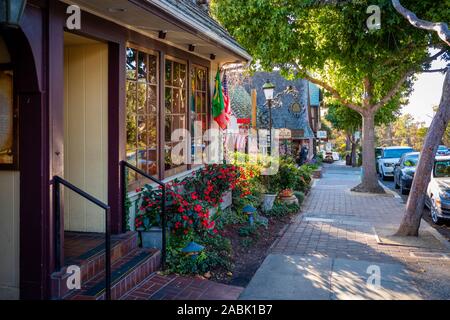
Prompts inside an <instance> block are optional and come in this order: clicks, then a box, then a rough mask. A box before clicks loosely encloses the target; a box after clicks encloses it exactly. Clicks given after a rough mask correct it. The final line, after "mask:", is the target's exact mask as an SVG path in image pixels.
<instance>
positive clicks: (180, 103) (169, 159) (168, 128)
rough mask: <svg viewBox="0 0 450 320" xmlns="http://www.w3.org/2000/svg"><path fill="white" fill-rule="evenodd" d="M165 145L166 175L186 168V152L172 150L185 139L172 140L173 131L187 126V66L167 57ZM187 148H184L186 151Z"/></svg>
mask: <svg viewBox="0 0 450 320" xmlns="http://www.w3.org/2000/svg"><path fill="white" fill-rule="evenodd" d="M165 65H166V66H165V89H164V90H165V91H164V92H165V97H164V101H165V132H164V137H165V146H164V162H165V163H164V165H165V171H166V177H169V176H171V175H174V174H177V173H179V172H182V171H184V170H186V163H185V162H186V161H185V159H186V156H187V155H186V154H184V153H183V152H174V153H173V152H172V151H173V149H174V147H175V146H176V145H178V144H179V143H180V142H181V141H182V140H183V139H182V138H180V139H179V140H176V141H172V133H173V132H174V131H175V130H177V129H188V127H187V124H188V122H187V120H188V119H187V107H186V105H187V66H186V64H185V63H183V62H181V61H178V60H172V59H166V63H165ZM186 149H187V148H183V150H184V152H186Z"/></svg>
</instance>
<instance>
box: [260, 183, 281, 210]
mask: <svg viewBox="0 0 450 320" xmlns="http://www.w3.org/2000/svg"><path fill="white" fill-rule="evenodd" d="M277 178H278V177H277V175H272V176H263V179H264V184H263V185H264V192H263V194H262V210H263V212H268V211H270V210H272V208H273V204H274V203H275V200H276V198H277V196H278V179H277Z"/></svg>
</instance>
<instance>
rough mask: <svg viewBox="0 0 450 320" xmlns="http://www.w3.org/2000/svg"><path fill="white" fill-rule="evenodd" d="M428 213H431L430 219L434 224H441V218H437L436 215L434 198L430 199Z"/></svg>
mask: <svg viewBox="0 0 450 320" xmlns="http://www.w3.org/2000/svg"><path fill="white" fill-rule="evenodd" d="M430 213H431V220H432V221H433V223H434V224H437V225H440V224H442V219H441V218H439V216H438V208H437V205H436V202H435V201H434V199H431V208H430Z"/></svg>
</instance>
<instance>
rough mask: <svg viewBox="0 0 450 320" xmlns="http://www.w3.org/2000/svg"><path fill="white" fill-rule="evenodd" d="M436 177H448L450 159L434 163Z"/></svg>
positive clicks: (449, 173) (449, 174) (449, 175)
mask: <svg viewBox="0 0 450 320" xmlns="http://www.w3.org/2000/svg"><path fill="white" fill-rule="evenodd" d="M434 176H435V177H436V178H443V177H450V160H445V161H436V162H435V164H434Z"/></svg>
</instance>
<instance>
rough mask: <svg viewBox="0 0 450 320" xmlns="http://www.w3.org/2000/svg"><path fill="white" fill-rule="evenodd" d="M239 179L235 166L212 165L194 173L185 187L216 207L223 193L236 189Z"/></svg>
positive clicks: (238, 172)
mask: <svg viewBox="0 0 450 320" xmlns="http://www.w3.org/2000/svg"><path fill="white" fill-rule="evenodd" d="M239 177H240V171H239V169H238V168H237V167H236V166H229V165H224V164H223V165H219V164H213V165H208V166H206V167H204V168H202V169H201V170H198V171H196V172H194V176H193V177H191V178H190V179H187V183H186V186H185V187H186V190H188V191H190V192H196V194H197V195H198V197H199V198H200V199H201V200H203V201H205V202H207V203H209V204H210V205H211V206H212V207H218V206H219V204H220V203H221V199H222V196H223V195H224V193H225V192H227V191H229V190H234V189H235V188H236V185H237V183H238V181H239Z"/></svg>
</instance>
